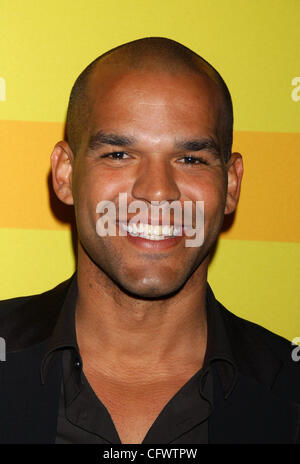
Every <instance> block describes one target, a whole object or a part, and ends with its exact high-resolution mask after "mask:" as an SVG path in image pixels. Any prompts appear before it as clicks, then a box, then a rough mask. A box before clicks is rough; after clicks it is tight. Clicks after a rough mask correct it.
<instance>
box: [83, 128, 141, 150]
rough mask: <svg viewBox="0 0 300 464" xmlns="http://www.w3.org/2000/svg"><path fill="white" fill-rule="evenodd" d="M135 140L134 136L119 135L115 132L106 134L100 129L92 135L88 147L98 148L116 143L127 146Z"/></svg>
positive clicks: (91, 148)
mask: <svg viewBox="0 0 300 464" xmlns="http://www.w3.org/2000/svg"><path fill="white" fill-rule="evenodd" d="M134 142H135V139H134V138H133V137H127V136H125V135H118V134H113V133H108V134H106V133H105V132H103V131H101V130H100V131H98V132H97V133H96V134H95V135H92V136H91V137H90V140H89V144H88V147H89V149H90V150H96V149H97V148H99V147H101V146H102V145H114V146H118V147H127V146H129V145H132V144H133V143H134Z"/></svg>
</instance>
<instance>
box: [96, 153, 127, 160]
mask: <svg viewBox="0 0 300 464" xmlns="http://www.w3.org/2000/svg"><path fill="white" fill-rule="evenodd" d="M124 156H127V157H128V155H127V153H125V152H124V151H114V152H112V153H106V154H105V155H102V156H101V158H109V159H113V160H122V159H124Z"/></svg>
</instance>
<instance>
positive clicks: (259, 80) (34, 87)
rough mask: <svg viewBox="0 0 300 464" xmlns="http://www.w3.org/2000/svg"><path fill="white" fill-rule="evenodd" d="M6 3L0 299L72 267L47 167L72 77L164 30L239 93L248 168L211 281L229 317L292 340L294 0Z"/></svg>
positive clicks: (0, 60) (241, 146)
mask: <svg viewBox="0 0 300 464" xmlns="http://www.w3.org/2000/svg"><path fill="white" fill-rule="evenodd" d="M0 5H1V8H0V257H1V267H0V298H1V299H4V298H10V297H14V296H21V295H29V294H32V293H37V292H41V291H43V290H46V289H49V288H51V287H53V286H54V285H56V284H57V283H59V282H60V281H62V280H64V279H66V278H68V277H69V276H70V275H71V274H72V272H73V270H74V266H75V259H74V253H73V248H72V239H71V233H70V226H69V224H68V222H66V221H65V222H64V217H65V216H67V217H68V216H70V215H71V208H68V207H66V208H64V207H63V206H60V204H59V202H58V200H55V198H54V196H53V194H52V195H51V196H50V197H49V184H50V177H49V174H50V154H51V151H52V148H53V146H54V144H55V143H56V141H58V140H59V139H60V138H61V137H62V133H63V122H64V118H65V114H66V108H67V101H68V96H69V93H70V89H71V86H72V84H73V82H74V80H75V78H76V77H77V75H78V74H79V72H80V71H81V70H82V69H83V68H84V67H85V66H86V65H87V64H88V63H89V62H90V61H92V60H93V59H94V58H96V57H97V56H98V55H100V54H101V53H103V52H104V51H106V50H108V49H110V48H112V47H114V46H117V45H119V44H121V43H124V42H128V41H130V40H134V39H136V38H140V37H144V36H164V37H170V38H173V39H175V40H178V41H179V42H181V43H183V44H184V45H187V46H188V47H190V48H192V49H193V50H195V51H196V52H197V53H199V54H200V55H202V56H203V57H204V58H205V59H207V60H208V61H209V62H210V63H211V64H213V65H214V66H215V67H216V68H217V69H218V71H219V72H220V73H221V74H222V76H223V77H224V79H225V81H226V82H227V84H228V86H229V88H230V90H231V93H232V98H233V104H234V110H235V111H234V114H235V132H234V150H236V151H239V152H240V153H241V154H242V155H243V159H244V165H245V173H244V179H243V185H242V191H241V198H240V203H239V206H238V210H237V213H236V215H235V219H234V222H233V224H232V226H231V228H229V229H228V230H226V232H225V231H224V232H223V233H222V235H221V237H220V240H219V243H218V246H217V249H216V252H215V255H214V257H213V260H212V263H211V265H210V270H209V282H210V283H211V285H212V287H213V290H214V292H215V295H216V297H217V298H218V299H219V300H220V301H221V302H222V303H223V304H224V305H225V306H227V307H228V309H230V310H231V311H232V312H234V313H235V314H237V315H239V316H242V317H244V318H246V319H249V320H251V321H254V322H257V323H259V324H262V325H264V326H265V327H267V328H269V329H270V330H272V331H274V332H276V333H278V334H280V335H283V336H284V337H286V338H289V339H293V338H294V337H297V336H298V337H299V336H300V304H299V300H300V298H299V294H300V292H299V286H300V283H299V281H300V264H299V263H300V244H299V242H300V227H299V226H300V214H299V194H300V189H299V174H300V77H299V76H300V46H299V45H300V26H299V24H300V2H299V1H298V0H214V1H211V0H151V1H149V0H114V1H111V2H108V1H107V0H105V1H103V0H72V1H71V0H49V1H48V0H44V1H41V2H39V1H34V0H26V2H24V1H22V0H13V1H11V0H10V1H8V0H0ZM49 198H50V200H49ZM53 211H55V212H56V213H54V212H53Z"/></svg>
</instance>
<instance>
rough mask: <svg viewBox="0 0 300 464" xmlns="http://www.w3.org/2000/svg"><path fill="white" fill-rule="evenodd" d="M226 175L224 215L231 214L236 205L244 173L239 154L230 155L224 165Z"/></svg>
mask: <svg viewBox="0 0 300 464" xmlns="http://www.w3.org/2000/svg"><path fill="white" fill-rule="evenodd" d="M226 168H227V174H228V188H227V196H226V206H225V214H230V213H232V212H233V211H234V210H235V209H236V207H237V204H238V201H239V196H240V189H241V182H242V177H243V172H244V167H243V158H242V156H241V154H240V153H232V154H231V157H230V159H229V161H227V163H226Z"/></svg>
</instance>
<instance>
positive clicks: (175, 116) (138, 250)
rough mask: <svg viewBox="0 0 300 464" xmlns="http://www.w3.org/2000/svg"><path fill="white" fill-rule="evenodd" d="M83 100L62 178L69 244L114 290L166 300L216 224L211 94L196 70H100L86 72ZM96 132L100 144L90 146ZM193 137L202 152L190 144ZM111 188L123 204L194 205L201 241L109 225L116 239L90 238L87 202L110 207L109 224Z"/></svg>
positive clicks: (219, 190) (219, 193)
mask: <svg viewBox="0 0 300 464" xmlns="http://www.w3.org/2000/svg"><path fill="white" fill-rule="evenodd" d="M89 95H90V101H91V117H90V120H89V124H88V127H87V128H86V129H84V130H83V132H84V134H83V139H82V140H83V144H82V146H81V149H80V151H79V153H78V154H77V155H76V158H75V162H74V166H73V176H72V191H73V199H74V206H75V213H76V221H77V228H78V237H79V240H80V242H81V245H82V247H83V249H84V250H85V252H86V253H87V255H88V256H89V257H90V258H91V259H92V261H93V262H94V263H95V264H96V265H97V266H98V267H100V268H101V269H102V270H103V271H105V273H106V274H107V275H108V276H109V277H110V278H112V279H113V280H114V281H115V282H116V283H117V284H119V285H120V286H121V287H122V288H123V289H125V290H127V291H129V292H131V293H133V294H135V295H137V296H140V297H160V296H165V295H168V294H170V293H172V292H174V291H176V290H178V289H179V288H180V287H181V286H182V285H183V284H184V283H185V282H186V281H187V279H188V278H189V277H190V276H191V275H192V274H193V272H196V273H197V272H199V273H200V272H201V263H202V266H203V263H204V262H205V261H204V260H205V259H206V260H207V254H208V252H209V250H210V249H211V247H212V245H213V244H214V242H215V240H216V238H217V236H218V233H219V231H220V228H221V226H222V222H223V215H224V208H225V202H226V189H227V173H226V168H225V165H224V162H222V159H221V155H220V150H219V149H218V147H219V143H220V141H219V139H218V135H217V134H218V128H217V119H218V114H219V105H220V94H219V92H218V90H217V88H216V86H215V84H213V83H211V82H210V81H209V80H208V79H207V78H205V77H201V76H198V75H196V74H175V75H174V74H169V73H167V72H149V71H142V70H133V71H132V70H131V71H116V70H112V69H104V70H102V71H101V72H100V71H98V72H94V73H93V75H92V77H91V79H90V81H89ZM100 131H101V134H102V140H100V141H99V140H98V142H99V143H95V137H94V136H95V135H96V134H99V132H100ZM103 134H105V135H107V136H108V137H105V138H103ZM92 137H93V139H92V140H93V144H92V146H90V145H91V143H90V141H91V138H92ZM118 138H119V140H118ZM202 140H205V141H206V142H207V140H208V141H209V142H210V146H207V144H206V145H205V144H204V145H203V147H202V148H201V146H197V143H198V142H199V141H200V142H201V141H202ZM195 141H197V143H195ZM100 142H101V143H100ZM187 142H192V143H190V144H188V143H187ZM214 145H215V148H213V147H214ZM197 148H198V149H197ZM195 149H197V150H196V151H195ZM218 151H219V153H218ZM120 192H122V193H126V194H127V201H128V204H130V203H131V202H132V201H134V200H142V201H144V202H145V203H146V204H147V205H148V206H150V204H151V202H153V201H159V202H163V201H169V202H171V201H176V200H177V201H178V202H180V204H181V205H182V210H183V208H184V202H185V201H192V202H194V204H195V202H196V201H197V200H198V201H200V200H201V201H204V242H203V244H202V245H201V246H199V247H186V246H185V238H186V237H184V236H183V237H181V238H180V239H178V238H176V239H169V240H166V241H164V240H162V241H157V240H147V239H142V238H140V237H136V238H133V237H131V236H129V235H127V236H119V235H118V224H117V236H106V237H100V236H99V235H98V234H97V232H96V223H97V220H98V219H99V214H98V213H97V212H96V206H97V204H98V203H99V202H100V201H104V200H105V201H107V200H109V201H111V202H114V204H115V205H116V211H117V220H118V201H119V193H120ZM149 209H150V208H149ZM132 216H133V214H128V219H130V218H131V217H132ZM171 218H172V217H171ZM150 220H151V219H150V216H149V223H150ZM171 224H172V219H171Z"/></svg>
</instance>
